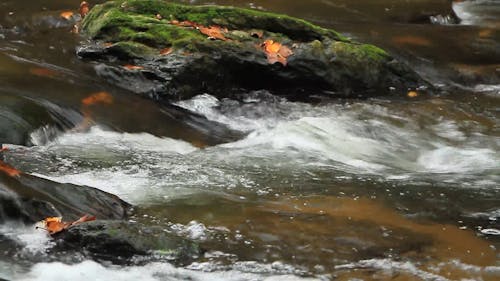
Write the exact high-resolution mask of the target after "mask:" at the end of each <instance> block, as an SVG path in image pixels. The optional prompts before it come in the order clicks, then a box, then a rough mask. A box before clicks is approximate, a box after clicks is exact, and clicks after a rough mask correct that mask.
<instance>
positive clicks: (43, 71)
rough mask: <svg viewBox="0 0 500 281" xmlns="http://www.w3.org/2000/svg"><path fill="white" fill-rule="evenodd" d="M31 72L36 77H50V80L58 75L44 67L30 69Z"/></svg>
mask: <svg viewBox="0 0 500 281" xmlns="http://www.w3.org/2000/svg"><path fill="white" fill-rule="evenodd" d="M29 72H30V73H31V74H33V75H36V76H40V77H48V78H54V77H56V76H57V75H58V73H57V72H56V71H54V70H52V69H48V68H43V67H31V68H30V69H29Z"/></svg>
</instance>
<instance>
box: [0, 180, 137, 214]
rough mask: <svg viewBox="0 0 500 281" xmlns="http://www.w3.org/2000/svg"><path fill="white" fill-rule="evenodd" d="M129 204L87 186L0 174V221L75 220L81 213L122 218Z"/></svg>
mask: <svg viewBox="0 0 500 281" xmlns="http://www.w3.org/2000/svg"><path fill="white" fill-rule="evenodd" d="M130 208H131V205H130V204H128V203H127V202H125V201H123V200H121V199H120V198H118V196H116V195H113V194H110V193H107V192H104V191H101V190H99V189H96V188H92V187H88V186H77V185H73V184H64V183H57V182H53V181H50V180H47V179H43V178H39V177H35V176H32V175H28V174H24V173H22V174H21V175H19V176H15V177H12V176H9V175H6V174H4V173H2V172H0V222H2V221H6V220H21V221H24V222H26V223H34V222H37V221H40V220H42V219H44V218H46V217H53V216H62V217H63V218H64V220H65V221H74V220H77V219H78V218H80V217H81V216H82V215H84V214H89V215H93V216H96V217H97V219H124V218H126V217H127V214H128V211H129V209H130Z"/></svg>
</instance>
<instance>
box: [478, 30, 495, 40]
mask: <svg viewBox="0 0 500 281" xmlns="http://www.w3.org/2000/svg"><path fill="white" fill-rule="evenodd" d="M492 35H493V30H492V29H481V30H480V31H479V38H488V37H491V36H492Z"/></svg>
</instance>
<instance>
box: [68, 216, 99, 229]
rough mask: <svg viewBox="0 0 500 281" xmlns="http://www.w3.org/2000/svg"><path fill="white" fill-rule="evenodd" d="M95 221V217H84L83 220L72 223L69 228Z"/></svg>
mask: <svg viewBox="0 0 500 281" xmlns="http://www.w3.org/2000/svg"><path fill="white" fill-rule="evenodd" d="M95 220H96V217H95V216H90V215H84V216H83V217H81V218H79V219H77V220H76V221H74V222H72V223H70V225H69V226H68V227H72V226H75V225H77V224H81V223H84V222H88V221H95Z"/></svg>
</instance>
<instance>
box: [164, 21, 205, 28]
mask: <svg viewBox="0 0 500 281" xmlns="http://www.w3.org/2000/svg"><path fill="white" fill-rule="evenodd" d="M169 23H170V24H173V25H176V26H182V27H192V28H197V27H198V26H200V25H199V24H197V23H195V22H193V21H190V20H185V21H178V20H171V21H169Z"/></svg>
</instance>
